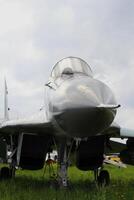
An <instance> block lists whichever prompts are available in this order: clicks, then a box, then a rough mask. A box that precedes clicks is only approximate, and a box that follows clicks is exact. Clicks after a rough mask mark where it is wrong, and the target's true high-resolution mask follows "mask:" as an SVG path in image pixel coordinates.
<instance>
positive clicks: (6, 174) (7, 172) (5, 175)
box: [0, 167, 11, 179]
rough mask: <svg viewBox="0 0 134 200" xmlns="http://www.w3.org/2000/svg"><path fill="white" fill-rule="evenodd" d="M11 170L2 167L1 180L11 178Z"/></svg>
mask: <svg viewBox="0 0 134 200" xmlns="http://www.w3.org/2000/svg"><path fill="white" fill-rule="evenodd" d="M10 177H11V176H10V169H9V168H8V167H2V168H1V171H0V178H1V179H8V178H10Z"/></svg>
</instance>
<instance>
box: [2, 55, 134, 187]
mask: <svg viewBox="0 0 134 200" xmlns="http://www.w3.org/2000/svg"><path fill="white" fill-rule="evenodd" d="M6 88H7V87H5V121H4V122H3V123H2V124H1V125H0V136H1V142H2V141H3V139H4V143H5V145H6V146H8V150H10V152H11V153H10V164H9V168H7V167H4V168H2V169H1V176H2V177H9V176H10V177H13V176H14V175H15V169H16V167H20V168H22V169H29V170H37V169H41V168H43V166H44V163H45V162H46V159H45V158H46V155H47V153H50V152H51V151H52V150H53V149H55V150H57V152H58V170H57V180H58V184H59V185H60V186H63V187H66V186H67V185H68V174H67V170H68V162H69V158H70V155H71V153H73V154H75V157H76V159H75V165H76V167H77V168H79V169H80V170H84V171H87V170H93V171H94V175H95V180H96V181H97V182H98V183H99V184H100V183H104V184H107V183H109V173H108V171H106V170H103V169H102V165H103V161H104V156H103V155H104V152H105V151H106V147H107V148H109V149H110V150H111V149H112V147H111V145H110V138H111V137H126V138H128V141H127V145H126V146H127V148H126V149H125V150H123V151H122V152H121V154H120V155H121V159H122V160H123V161H124V162H125V163H129V164H134V156H133V155H134V139H133V138H132V137H133V136H134V132H133V131H128V130H127V131H126V130H124V129H122V128H120V127H119V126H118V125H117V124H116V123H114V119H115V115H116V112H117V109H118V108H119V107H120V105H118V104H117V103H116V100H115V97H114V95H113V93H112V91H111V89H110V88H109V87H108V86H107V85H106V84H104V83H103V82H101V81H99V80H97V79H95V78H94V77H93V73H92V71H91V68H90V66H89V65H88V64H87V63H86V62H85V61H84V60H82V59H80V58H77V57H67V58H64V59H62V60H60V61H59V62H58V63H57V64H56V65H55V66H54V68H53V70H52V73H51V75H50V78H49V81H48V83H47V84H46V99H45V106H44V108H43V109H41V110H40V112H39V113H37V114H36V115H35V116H32V117H30V118H25V119H22V120H9V118H8V105H7V92H6ZM31 103H32V102H31ZM6 149H7V148H6Z"/></svg>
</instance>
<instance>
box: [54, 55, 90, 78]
mask: <svg viewBox="0 0 134 200" xmlns="http://www.w3.org/2000/svg"><path fill="white" fill-rule="evenodd" d="M74 73H83V74H85V75H87V76H91V77H92V70H91V68H90V66H89V65H88V64H87V63H86V62H85V61H84V60H82V59H81V58H76V57H68V58H64V59H62V60H60V61H59V62H58V63H56V65H55V66H54V68H53V70H52V74H51V76H52V77H53V78H58V77H61V76H62V75H63V74H66V75H71V74H74Z"/></svg>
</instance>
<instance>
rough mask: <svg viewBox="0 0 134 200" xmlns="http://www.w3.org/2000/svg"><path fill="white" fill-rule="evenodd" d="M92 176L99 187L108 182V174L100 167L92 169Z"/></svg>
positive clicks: (106, 184)
mask: <svg viewBox="0 0 134 200" xmlns="http://www.w3.org/2000/svg"><path fill="white" fill-rule="evenodd" d="M94 177H95V181H96V183H97V184H98V186H100V187H103V186H104V187H105V186H108V185H109V184H110V175H109V172H108V171H107V170H102V169H100V170H99V169H95V170H94Z"/></svg>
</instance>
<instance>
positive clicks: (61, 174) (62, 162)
mask: <svg viewBox="0 0 134 200" xmlns="http://www.w3.org/2000/svg"><path fill="white" fill-rule="evenodd" d="M58 165H59V166H58V183H59V186H60V187H67V185H68V178H67V169H68V163H67V144H66V140H64V141H63V142H62V143H61V144H60V148H59V158H58Z"/></svg>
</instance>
